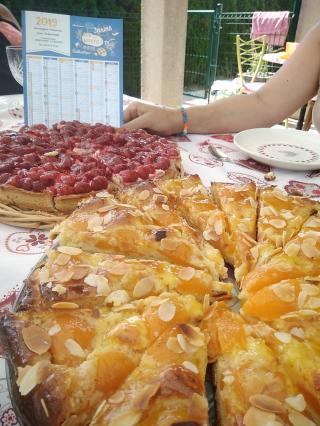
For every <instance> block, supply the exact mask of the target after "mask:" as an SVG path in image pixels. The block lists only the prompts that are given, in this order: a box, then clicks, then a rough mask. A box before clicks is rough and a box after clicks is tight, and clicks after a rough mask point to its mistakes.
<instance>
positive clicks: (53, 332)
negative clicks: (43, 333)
mask: <svg viewBox="0 0 320 426" xmlns="http://www.w3.org/2000/svg"><path fill="white" fill-rule="evenodd" d="M60 331H61V327H60V325H59V324H55V325H53V326H52V327H51V328H49V330H48V334H49V336H55V335H56V334H58V333H60Z"/></svg>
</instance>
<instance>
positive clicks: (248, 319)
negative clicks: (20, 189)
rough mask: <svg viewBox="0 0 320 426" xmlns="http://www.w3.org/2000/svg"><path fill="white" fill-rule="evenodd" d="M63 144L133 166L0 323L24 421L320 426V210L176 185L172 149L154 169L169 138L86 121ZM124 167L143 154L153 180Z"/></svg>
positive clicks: (304, 202) (84, 215)
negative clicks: (135, 175)
mask: <svg viewBox="0 0 320 426" xmlns="http://www.w3.org/2000/svg"><path fill="white" fill-rule="evenodd" d="M101 126H102V125H101ZM70 127H72V129H71V128H70ZM68 129H69V130H68ZM108 129H109V128H108ZM67 130H68V131H67ZM100 130H101V132H102V133H101V134H100V133H99V131H100ZM69 131H70V134H69ZM24 132H25V133H26V134H28V135H29V137H32V138H35V141H36V143H35V145H36V146H38V145H39V147H42V148H41V149H45V146H46V143H44V144H42V142H41V143H40V141H41V138H40V136H39V135H40V134H43V135H47V136H46V137H48V138H49V139H50V134H51V133H50V131H48V130H46V129H45V128H42V127H41V126H40V127H35V128H32V129H25V130H24ZM104 132H107V134H109V133H110V138H109V139H108V141H109V142H110V143H109V142H108V143H107V142H106V140H105V133H104ZM20 133H21V134H22V133H23V132H20ZM62 133H63V134H65V135H68V136H66V137H63V138H62V136H61V134H62ZM53 134H54V135H55V138H56V144H58V145H59V143H60V142H61V138H62V139H63V141H64V142H63V143H65V144H66V145H65V146H66V151H63V153H64V154H63V155H67V151H68V150H67V147H68V146H69V144H70V146H72V147H73V151H74V150H75V149H76V151H75V152H76V153H80V152H81V153H83V152H84V151H78V150H86V151H85V152H86V154H87V156H88V158H89V159H90V158H96V156H95V154H94V153H92V152H91V151H90V149H91V148H92V146H94V147H95V150H96V151H97V156H99V160H97V161H99V162H101V163H103V164H105V167H108V168H110V169H111V168H112V167H113V164H111V163H108V161H109V160H108V158H110V157H109V155H112V158H113V160H112V161H113V162H114V163H115V164H116V165H119V167H120V168H119V169H115V170H118V172H117V173H116V172H115V171H113V172H112V173H114V175H112V179H111V180H112V185H113V186H112V188H111V187H110V188H109V189H110V190H112V192H110V191H107V190H105V188H108V186H106V187H104V190H102V191H98V189H100V188H97V191H90V193H89V192H88V193H87V194H88V195H89V194H91V192H92V194H93V193H95V196H94V197H90V198H89V199H88V200H83V201H82V203H81V204H80V205H79V206H78V208H77V209H76V210H74V211H73V212H72V214H71V215H70V216H69V217H67V218H66V219H65V220H64V221H63V222H61V223H60V224H59V225H57V226H56V227H55V228H54V229H53V230H52V232H51V236H52V238H54V237H56V236H58V239H57V240H56V242H55V243H54V245H53V248H52V249H51V250H49V251H48V253H47V254H46V257H45V258H44V259H42V260H41V261H40V262H39V263H38V264H37V265H36V267H35V268H34V269H33V270H32V272H31V273H30V275H29V276H28V277H27V278H26V280H25V282H24V287H23V289H22V291H21V293H20V295H19V298H18V301H17V303H16V306H15V309H14V312H12V313H9V314H7V315H5V316H3V317H2V318H1V320H0V336H1V337H2V339H1V340H2V346H3V349H4V355H5V356H6V357H7V359H8V366H9V377H8V379H9V380H8V381H9V388H10V391H11V394H12V396H13V404H14V408H16V409H17V414H18V417H19V419H20V421H21V424H25V425H26V426H29V425H30V426H39V425H41V426H104V425H107V426H151V425H152V426H209V425H210V426H211V425H214V424H219V425H220V426H315V425H319V424H320V338H319V336H320V216H319V208H318V203H316V202H314V201H312V200H310V199H308V198H305V197H293V196H288V195H286V194H284V193H282V192H281V191H280V190H279V189H276V188H266V189H262V190H258V189H257V188H256V186H255V184H253V183H246V184H243V185H238V184H231V183H221V182H214V183H212V185H211V187H210V190H209V189H207V188H206V187H204V186H203V185H202V183H201V180H200V178H199V176H196V175H192V176H186V177H183V178H178V177H177V176H176V175H174V174H173V175H172V176H170V170H172V167H174V168H175V170H177V168H178V164H177V163H176V157H175V156H174V151H170V149H171V148H168V146H167V152H168V156H169V157H170V156H171V155H172V158H171V157H170V158H171V160H172V162H171V160H170V165H168V163H167V162H166V161H165V160H164V159H163V158H162V159H160V158H161V155H160V154H159V152H158V151H157V159H158V160H156V158H155V157H152V152H153V150H155V151H156V150H157V149H158V148H157V146H156V144H160V145H159V147H160V148H159V149H160V150H161V147H163V146H164V145H165V142H164V140H163V138H158V137H153V136H150V135H147V134H146V133H145V132H143V131H136V132H133V133H130V132H124V133H119V132H115V131H113V130H110V129H109V130H106V126H102V127H101V128H100V125H99V126H97V127H92V126H89V127H88V128H87V127H85V128H83V126H82V125H80V124H78V123H76V122H75V123H71V124H70V123H65V125H64V126H62V127H59V126H56V127H54V132H53ZM137 135H138V136H139V138H140V139H139V138H138V139H139V143H137V140H136V139H137V138H136V136H137ZM20 136H21V135H19V137H20ZM1 137H2V136H1ZM1 137H0V141H1ZM17 137H18V136H17ZM100 138H101V139H100ZM141 138H142V139H143V142H142V139H141ZM19 140H20V139H19ZM95 140H96V141H95ZM98 140H99V141H100V142H99V143H98V142H97V141H98ZM22 141H23V139H22V140H21V141H20V142H21V143H20V147H22V150H24V149H25V147H28V143H29V142H27V141H26V142H25V144H24V143H22ZM59 141H60V142H59ZM7 142H8V144H11V142H10V141H7ZM97 143H98V145H99V146H100V145H101V146H100V148H99V147H98V146H97ZM0 144H1V143H0ZM37 144H38V145H37ZM92 144H93V145H92ZM141 144H142V145H143V146H142V145H141ZM75 145H77V146H75ZM10 146H11V145H10ZM59 146H60V145H59ZM120 146H121V149H120ZM147 147H148V149H149V151H148V152H149V154H146V153H145V151H144V149H145V148H146V149H147ZM10 149H11V148H10ZM39 149H40V148H39ZM61 149H62V148H61ZM174 149H176V148H174ZM21 152H22V151H21ZM44 152H46V151H44ZM106 152H107V153H108V156H107V155H106ZM170 152H171V154H170ZM60 153H61V155H62V151H59V155H60ZM138 153H141V156H140V157H139V155H140V154H138ZM0 155H1V154H0ZM21 155H22V154H21ZM79 155H80V154H79ZM149 155H150V159H149V160H148V161H147V158H149V157H148V156H149ZM56 156H57V155H56V154H54V155H52V156H50V155H49V156H47V157H49V158H51V157H52V158H55V157H56ZM122 157H125V158H126V159H127V160H128V163H129V162H130V161H133V162H134V161H137V162H138V160H137V158H140V159H141V161H142V162H143V165H141V167H140V166H138V165H135V168H136V169H138V167H140V168H139V170H140V173H142V172H143V171H144V172H145V175H143V176H142V175H141V178H139V179H136V181H134V179H133V178H132V179H131V178H130V179H129V177H128V176H129V175H128V173H127V172H126V170H125V169H122V168H121V164H122V163H121V161H120V160H119V158H122ZM151 157H152V158H153V160H152V161H153V162H157V164H158V166H159V169H161V168H162V170H165V165H168V168H167V169H166V170H168V173H164V177H166V178H167V179H160V178H158V177H159V176H158V174H159V173H158V171H157V170H158V166H157V169H156V173H155V174H152V173H151V172H148V173H147V171H148V167H149V165H150V164H151V163H152V162H151ZM132 159H133V160H132ZM39 161H40V160H39ZM110 161H111V160H110ZM53 163H54V161H53ZM76 164H78V165H79V167H80V166H81V161H80V160H79V161H78V158H76ZM88 164H90V162H88ZM99 164H100V163H99ZM160 165H161V167H160ZM145 166H146V167H147V169H144V168H143V167H145ZM70 167H73V166H70ZM136 169H135V170H136ZM0 170H1V169H0ZM72 170H74V169H72ZM90 170H95V169H94V168H93V164H92V165H91V166H90ZM90 170H89V169H88V172H89V171H90ZM32 171H33V170H32V168H30V172H32ZM122 172H125V173H122ZM0 173H1V172H0ZM79 173H80V172H79ZM86 173H87V171H85V172H84V170H82V169H81V176H82V175H83V176H87V175H86ZM115 174H116V175H117V176H115ZM160 174H162V173H160ZM156 175H157V176H156ZM19 176H20V175H19ZM88 176H89V175H88ZM121 176H122V178H123V179H124V178H126V180H127V182H124V181H122V182H120V181H121ZM154 178H156V179H154ZM88 179H89V178H88ZM93 179H94V178H93ZM128 179H129V180H128ZM62 180H63V179H62V177H61V181H62ZM111 180H110V182H111ZM129 181H130V182H131V181H132V182H131V184H130V185H127V184H126V183H129ZM59 182H60V181H59ZM108 182H109V181H108ZM1 188H2V187H1ZM1 188H0V189H1ZM45 191H46V190H45ZM39 193H41V191H40V192H39ZM79 194H80V193H79ZM80 195H81V194H80ZM66 196H67V197H68V194H66ZM70 196H72V195H70ZM226 265H228V269H227V267H226ZM227 280H228V281H230V282H226V281H227ZM231 283H235V284H231ZM239 291H240V293H239V294H238V295H237V296H235V295H236V294H237V293H238V292H239ZM236 298H237V299H238V300H235V299H236ZM237 302H238V303H237ZM237 311H239V312H237ZM208 364H213V368H211V366H209V368H207V366H208ZM212 372H213V373H212ZM213 383H215V387H216V393H215V395H214V391H213V390H212V388H213ZM213 400H215V402H216V404H215V407H216V417H215V416H214V415H213V414H212V413H213V411H214V410H213V404H212V402H213Z"/></svg>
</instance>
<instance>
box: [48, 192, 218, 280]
mask: <svg viewBox="0 0 320 426" xmlns="http://www.w3.org/2000/svg"><path fill="white" fill-rule="evenodd" d="M52 235H53V236H55V235H59V240H60V243H61V244H62V245H70V246H73V247H78V248H81V249H83V250H86V251H88V252H92V253H95V252H102V253H110V254H119V253H121V254H124V255H125V256H127V257H134V258H137V257H138V258H146V259H155V260H164V261H168V262H171V263H175V264H178V265H183V266H189V267H192V268H196V269H204V270H207V271H208V272H210V274H211V276H212V277H213V279H214V280H219V277H221V278H226V268H225V266H224V261H223V258H222V256H221V254H220V252H219V251H218V250H217V249H215V248H214V247H212V246H211V245H210V244H209V243H208V242H207V241H206V240H205V239H204V238H203V237H202V235H201V234H199V233H196V232H194V231H193V229H192V228H190V227H189V226H188V225H187V223H185V224H184V223H174V224H170V225H169V226H159V225H157V224H155V222H154V220H153V218H152V217H151V216H150V215H148V214H147V213H145V212H144V211H143V210H139V209H138V208H137V207H135V206H134V205H131V204H123V203H120V202H117V200H115V199H114V197H112V196H111V195H109V194H106V196H105V197H100V198H95V199H93V200H92V201H90V202H89V203H85V204H84V205H82V206H81V207H80V208H79V209H78V210H76V211H75V212H74V213H73V214H71V216H70V217H69V218H68V219H66V220H65V221H63V222H62V223H61V224H59V225H58V226H57V227H56V228H55V229H54V230H53V231H52Z"/></svg>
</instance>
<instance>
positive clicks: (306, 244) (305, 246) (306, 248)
mask: <svg viewBox="0 0 320 426" xmlns="http://www.w3.org/2000/svg"><path fill="white" fill-rule="evenodd" d="M315 244H316V241H315V240H314V239H313V238H305V239H304V240H303V241H302V244H301V250H302V253H303V254H304V255H305V256H306V257H308V258H319V257H320V251H319V250H318V249H317V247H316V246H315Z"/></svg>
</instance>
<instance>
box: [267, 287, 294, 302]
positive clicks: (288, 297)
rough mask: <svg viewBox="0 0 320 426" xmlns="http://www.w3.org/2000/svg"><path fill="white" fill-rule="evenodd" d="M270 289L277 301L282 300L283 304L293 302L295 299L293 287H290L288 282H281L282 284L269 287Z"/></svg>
mask: <svg viewBox="0 0 320 426" xmlns="http://www.w3.org/2000/svg"><path fill="white" fill-rule="evenodd" d="M271 288H272V291H273V292H274V294H275V295H276V296H277V297H278V298H279V299H281V300H283V301H284V302H287V303H292V302H294V300H295V298H296V293H295V287H294V285H292V284H290V283H288V282H283V283H279V284H274V285H273V286H271Z"/></svg>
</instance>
